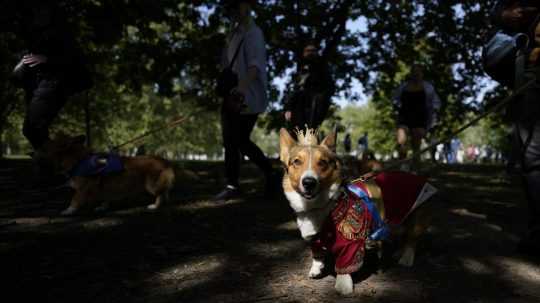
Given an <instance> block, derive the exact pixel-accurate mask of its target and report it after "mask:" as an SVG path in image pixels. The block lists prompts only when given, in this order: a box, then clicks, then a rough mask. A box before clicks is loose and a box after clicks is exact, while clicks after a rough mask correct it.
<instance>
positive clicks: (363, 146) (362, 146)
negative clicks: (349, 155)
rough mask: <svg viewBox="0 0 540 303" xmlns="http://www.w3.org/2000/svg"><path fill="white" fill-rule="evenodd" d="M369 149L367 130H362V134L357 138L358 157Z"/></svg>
mask: <svg viewBox="0 0 540 303" xmlns="http://www.w3.org/2000/svg"><path fill="white" fill-rule="evenodd" d="M368 149H369V143H368V132H364V135H363V136H362V137H360V138H359V139H358V157H359V158H362V155H363V154H364V153H365V152H366V151H367V150H368Z"/></svg>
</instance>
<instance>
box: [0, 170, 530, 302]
mask: <svg viewBox="0 0 540 303" xmlns="http://www.w3.org/2000/svg"><path fill="white" fill-rule="evenodd" d="M189 169H190V170H192V171H193V172H195V174H196V175H198V176H205V179H204V180H198V181H196V182H194V181H190V179H186V180H179V186H178V189H177V190H175V193H174V195H173V201H172V203H171V204H170V205H169V206H168V207H166V208H165V209H163V210H160V211H157V212H151V211H148V210H146V207H145V206H146V203H145V202H144V201H146V202H147V199H146V198H141V199H140V200H141V202H140V203H139V202H137V201H127V202H128V203H124V204H123V205H121V206H117V207H114V208H113V209H112V210H111V211H109V212H107V213H105V214H102V215H99V214H94V213H89V214H85V215H81V216H78V217H72V218H63V217H59V216H58V214H59V212H60V211H61V210H62V209H64V208H65V206H66V205H65V201H67V199H68V198H69V194H70V193H69V192H62V193H58V194H48V195H45V196H42V197H41V198H40V197H37V198H32V199H30V200H28V199H25V197H23V196H22V195H21V196H17V195H12V196H6V197H5V198H3V199H2V200H1V202H0V204H2V206H4V207H2V208H0V222H10V223H11V224H5V225H0V226H1V227H0V240H1V241H0V253H1V255H2V258H1V259H0V260H1V262H2V264H0V265H2V269H3V273H4V276H5V277H9V281H10V282H8V284H6V286H7V287H6V289H7V290H8V292H12V293H14V294H16V295H17V296H18V297H19V298H20V300H21V301H29V300H40V301H43V300H45V301H50V302H171V303H172V302H182V303H185V302H205V303H206V302H234V303H238V302H301V303H303V302H368V303H370V302H383V303H384V302H452V303H454V302H516V303H517V302H531V303H532V302H540V294H539V293H538V290H539V289H540V285H539V283H540V266H539V265H538V261H537V260H530V259H527V258H525V257H523V256H519V255H517V254H516V253H515V249H514V248H515V245H516V243H517V241H518V239H519V236H520V234H521V232H522V230H523V229H524V227H525V221H526V220H524V218H526V217H525V215H526V214H525V208H524V203H523V199H524V197H523V195H522V193H521V191H520V190H519V187H518V185H516V184H517V183H509V182H508V181H501V180H500V179H495V178H492V176H493V174H494V173H496V172H498V171H499V168H496V167H470V168H467V167H462V166H459V167H455V168H452V167H443V168H440V169H435V170H433V171H432V172H431V179H432V180H433V182H434V183H435V185H436V186H437V187H438V188H439V189H440V190H441V196H440V197H438V198H437V201H434V203H437V204H436V208H435V209H436V211H435V212H436V213H435V219H434V226H433V227H431V228H430V229H429V232H428V233H427V235H425V237H424V238H423V240H422V242H421V243H420V244H419V250H418V255H417V260H416V264H415V266H414V267H412V268H404V267H400V266H397V265H396V264H389V265H386V266H384V267H381V268H378V269H377V267H376V266H372V267H373V268H374V271H373V272H372V271H367V272H366V274H365V276H363V277H362V279H360V280H359V281H358V283H356V288H355V292H354V294H353V296H351V297H347V298H341V297H339V296H338V295H337V294H336V293H335V291H334V282H335V278H334V277H333V276H327V277H325V278H323V279H320V280H311V279H308V278H307V274H308V271H309V267H310V262H311V253H310V251H309V249H308V245H307V244H306V243H305V242H304V241H303V240H302V239H301V237H300V233H299V232H298V230H297V227H296V222H295V219H294V216H293V213H292V211H291V210H290V207H289V206H288V203H287V201H286V200H285V199H284V197H278V198H275V199H268V198H265V197H264V196H263V195H262V194H261V189H262V182H261V181H262V180H261V179H260V178H253V179H246V182H242V185H246V186H247V187H246V189H247V190H246V191H245V193H246V194H245V195H244V196H243V197H242V198H240V199H237V200H233V201H230V202H227V203H215V202H211V201H210V200H209V198H210V197H211V196H212V195H213V194H215V193H216V192H217V191H218V190H219V189H221V186H222V185H223V184H222V183H221V182H220V176H221V172H220V167H219V166H216V167H212V166H210V165H209V166H205V167H204V168H201V169H199V170H197V169H196V167H194V164H189ZM189 175H192V174H189ZM243 175H251V176H258V175H260V174H259V173H258V171H257V170H255V169H254V168H252V167H249V166H248V167H246V168H245V169H244V170H243ZM190 182H193V186H191V183H190ZM477 184H478V186H476V185H477ZM509 184H513V185H509ZM487 188H490V190H487ZM25 201H28V202H25ZM29 290H32V291H29ZM5 295H6V296H7V294H5Z"/></svg>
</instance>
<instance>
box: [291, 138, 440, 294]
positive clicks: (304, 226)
mask: <svg viewBox="0 0 540 303" xmlns="http://www.w3.org/2000/svg"><path fill="white" fill-rule="evenodd" d="M336 136H337V134H336V133H335V132H334V133H331V134H329V135H328V136H327V137H326V138H324V139H323V140H322V141H321V142H320V143H319V142H318V138H317V137H318V136H317V133H316V132H315V131H314V130H310V129H307V130H305V131H298V132H297V139H294V138H293V136H291V134H290V133H289V132H288V131H287V130H286V129H281V131H280V160H281V162H282V163H283V165H284V167H285V174H284V177H283V190H284V193H285V196H286V197H287V199H288V200H289V203H290V206H291V208H292V209H293V211H294V212H295V213H296V222H297V225H298V228H299V230H300V233H301V235H302V238H304V239H305V240H306V241H308V242H309V243H310V246H311V250H312V255H313V260H312V265H311V269H310V271H309V277H310V278H320V277H322V276H323V275H324V273H325V267H326V264H325V260H327V259H328V257H330V259H332V260H333V261H334V264H335V272H336V282H335V289H336V290H337V291H338V293H340V294H342V295H348V294H351V293H352V292H353V290H354V283H353V279H352V276H351V274H353V273H355V272H357V271H358V270H359V269H360V268H361V267H362V265H363V261H364V260H363V259H364V253H365V250H366V247H368V248H371V247H381V246H382V245H377V244H380V243H382V241H397V243H400V244H401V245H400V247H401V249H400V255H399V263H400V264H402V265H406V266H412V265H413V263H414V257H415V251H416V243H417V241H418V238H419V237H420V235H421V234H422V233H424V231H425V230H426V229H427V228H428V227H429V222H430V212H429V211H428V208H427V207H425V206H426V205H427V203H425V202H427V201H428V200H429V199H430V198H431V197H432V196H433V195H434V193H435V192H436V189H435V188H434V187H433V186H431V185H430V184H429V183H427V182H426V180H425V179H423V178H421V177H418V176H415V175H412V174H409V173H403V172H395V173H385V172H380V174H377V175H374V176H373V178H372V179H370V180H369V181H353V182H345V180H344V179H343V177H342V169H343V167H342V162H341V161H340V160H339V159H338V157H337V155H336V139H337V138H336ZM366 165H369V166H371V167H376V168H379V167H380V164H378V163H370V164H366Z"/></svg>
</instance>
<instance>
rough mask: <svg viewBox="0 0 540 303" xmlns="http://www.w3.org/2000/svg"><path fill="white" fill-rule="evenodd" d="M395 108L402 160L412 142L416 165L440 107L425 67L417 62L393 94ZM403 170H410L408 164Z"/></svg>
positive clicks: (399, 150) (439, 101)
mask: <svg viewBox="0 0 540 303" xmlns="http://www.w3.org/2000/svg"><path fill="white" fill-rule="evenodd" d="M393 101H394V109H395V112H396V116H397V121H396V123H397V135H396V137H397V143H398V147H399V148H398V153H399V158H400V159H405V158H407V152H408V146H407V143H408V141H409V137H410V141H411V146H412V151H413V153H414V154H415V157H414V159H413V165H414V166H417V165H418V164H419V162H420V155H418V154H417V152H418V151H419V150H420V145H421V143H422V139H423V138H424V137H425V136H426V134H427V132H428V131H429V130H430V129H431V128H432V127H433V126H434V125H435V123H436V119H437V111H438V110H439V109H440V107H441V100H440V98H439V96H438V95H437V92H436V91H435V88H434V87H433V85H432V84H431V83H429V82H428V81H425V80H424V70H423V67H422V66H420V65H418V64H414V65H413V66H412V67H411V72H410V75H409V78H408V79H407V81H405V82H404V83H403V84H401V85H400V86H399V87H398V89H397V90H396V92H395V94H394V100H393ZM403 169H405V170H408V169H409V167H407V168H405V167H403Z"/></svg>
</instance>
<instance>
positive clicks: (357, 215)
mask: <svg viewBox="0 0 540 303" xmlns="http://www.w3.org/2000/svg"><path fill="white" fill-rule="evenodd" d="M349 203H352V205H351V204H349ZM349 203H347V205H351V206H350V207H347V208H346V212H345V214H344V216H343V219H342V220H339V221H338V222H339V223H338V226H337V229H338V231H339V232H340V233H341V235H342V236H343V237H344V238H345V239H347V240H359V239H366V238H367V237H368V232H369V230H370V220H369V218H370V216H369V215H368V214H366V213H365V212H367V209H366V208H365V207H364V206H363V205H362V203H361V201H359V200H356V199H355V200H352V201H349ZM341 212H342V213H343V210H341Z"/></svg>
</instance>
